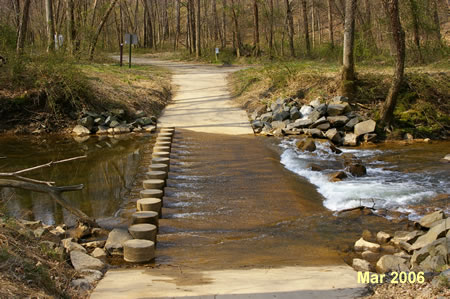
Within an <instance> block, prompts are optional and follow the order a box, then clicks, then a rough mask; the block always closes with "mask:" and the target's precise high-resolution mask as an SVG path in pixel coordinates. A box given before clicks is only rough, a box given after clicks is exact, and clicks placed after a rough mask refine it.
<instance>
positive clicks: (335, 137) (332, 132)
mask: <svg viewBox="0 0 450 299" xmlns="http://www.w3.org/2000/svg"><path fill="white" fill-rule="evenodd" d="M325 136H326V137H327V138H328V139H329V140H331V141H332V142H334V143H335V144H340V143H341V142H342V137H341V133H339V131H338V130H337V129H329V130H328V131H327V132H326V133H325Z"/></svg>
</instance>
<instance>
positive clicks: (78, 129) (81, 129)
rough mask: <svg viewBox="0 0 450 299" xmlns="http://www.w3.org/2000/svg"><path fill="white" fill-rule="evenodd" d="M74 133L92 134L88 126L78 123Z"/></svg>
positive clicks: (73, 130)
mask: <svg viewBox="0 0 450 299" xmlns="http://www.w3.org/2000/svg"><path fill="white" fill-rule="evenodd" d="M72 133H73V134H74V135H76V136H86V135H89V134H91V131H89V129H88V128H86V127H83V126H81V125H76V126H75V128H73V129H72Z"/></svg>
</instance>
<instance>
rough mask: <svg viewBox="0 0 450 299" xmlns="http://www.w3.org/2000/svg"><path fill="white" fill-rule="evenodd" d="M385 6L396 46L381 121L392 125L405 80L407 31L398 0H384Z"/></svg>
mask: <svg viewBox="0 0 450 299" xmlns="http://www.w3.org/2000/svg"><path fill="white" fill-rule="evenodd" d="M383 7H384V9H385V11H386V15H387V17H388V19H389V27H390V31H391V34H392V42H393V45H394V48H395V51H396V52H395V56H394V57H395V72H394V77H393V79H392V84H391V87H390V88H389V92H388V96H387V98H386V101H385V103H384V105H383V109H382V112H381V115H382V116H381V121H382V122H383V123H384V124H385V125H386V126H390V125H392V121H393V117H394V109H395V106H396V104H397V97H398V94H399V92H400V87H401V84H402V82H403V77H404V70H405V32H404V31H403V28H402V24H401V22H400V16H399V9H398V0H383Z"/></svg>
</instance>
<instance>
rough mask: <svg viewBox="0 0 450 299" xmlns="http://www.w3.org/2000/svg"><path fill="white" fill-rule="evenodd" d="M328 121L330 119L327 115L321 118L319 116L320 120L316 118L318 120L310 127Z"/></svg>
mask: <svg viewBox="0 0 450 299" xmlns="http://www.w3.org/2000/svg"><path fill="white" fill-rule="evenodd" d="M327 122H328V121H327V119H326V117H321V118H319V119H318V120H316V121H315V122H314V123H313V124H312V125H311V126H310V128H316V127H317V126H318V125H321V124H323V123H327Z"/></svg>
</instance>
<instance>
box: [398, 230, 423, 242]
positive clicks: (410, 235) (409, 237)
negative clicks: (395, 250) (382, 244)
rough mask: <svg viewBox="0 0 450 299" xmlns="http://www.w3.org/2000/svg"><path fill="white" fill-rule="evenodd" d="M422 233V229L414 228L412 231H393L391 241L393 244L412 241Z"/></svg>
mask: <svg viewBox="0 0 450 299" xmlns="http://www.w3.org/2000/svg"><path fill="white" fill-rule="evenodd" d="M423 234H424V232H423V231H419V230H415V231H412V232H409V231H396V232H395V233H394V237H393V238H392V240H391V242H392V243H393V244H394V245H398V243H399V242H407V243H410V244H412V243H414V242H415V241H416V240H417V238H419V237H420V236H422V235H423Z"/></svg>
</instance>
